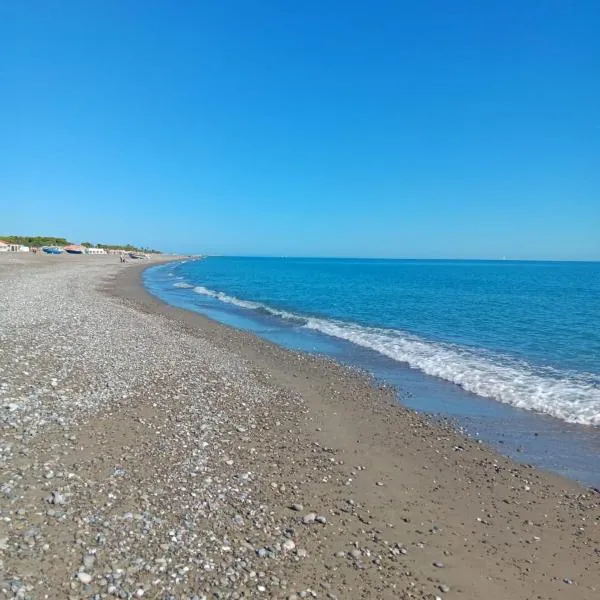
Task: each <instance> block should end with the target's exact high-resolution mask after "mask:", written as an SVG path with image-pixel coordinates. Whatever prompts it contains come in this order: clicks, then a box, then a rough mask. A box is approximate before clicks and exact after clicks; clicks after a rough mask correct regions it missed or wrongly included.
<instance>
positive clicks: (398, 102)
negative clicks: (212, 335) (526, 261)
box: [0, 0, 600, 260]
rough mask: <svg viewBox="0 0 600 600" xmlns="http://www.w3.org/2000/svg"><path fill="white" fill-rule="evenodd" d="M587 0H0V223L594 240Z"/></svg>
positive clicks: (523, 241) (200, 243)
mask: <svg viewBox="0 0 600 600" xmlns="http://www.w3.org/2000/svg"><path fill="white" fill-rule="evenodd" d="M598 31H600V5H599V4H598V2H596V1H589V2H586V1H577V0H573V1H571V2H567V1H564V0H561V1H553V0H540V1H535V2H534V1H523V0H519V1H515V0H507V1H503V2H493V1H490V2H481V1H480V0H469V1H466V0H457V1H456V2H447V1H442V0H439V1H423V2H401V1H399V0H395V1H389V2H388V1H385V2H384V1H380V0H371V1H370V2H355V1H353V0H349V1H346V2H331V1H327V0H320V1H318V2H317V1H313V0H304V1H302V2H299V1H289V0H269V1H260V0H245V1H242V0H235V1H234V0H231V1H228V0H221V1H214V2H212V1H210V2H208V1H207V2H192V1H189V2H167V1H162V2H158V1H152V0H146V1H141V0H139V1H137V2H134V1H127V0H95V1H94V0H88V1H86V2H80V1H75V0H73V1H69V2H67V1H63V2H60V1H56V0H55V1H50V0H47V1H39V2H33V1H27V0H9V1H7V2H2V3H0V56H2V59H0V76H1V78H2V82H3V87H2V93H1V94H0V233H22V234H48V235H64V236H66V237H68V238H70V239H72V240H73V241H87V240H89V241H92V242H113V243H116V242H128V241H129V242H133V243H138V244H147V245H152V246H156V247H161V248H163V249H165V250H178V251H199V252H209V253H223V254H261V255H306V256H307V255H325V256H390V257H434V258H443V257H459V258H460V257H465V258H468V257H473V258H477V257H479V258H497V257H500V256H506V257H508V258H554V259H596V260H598V259H600V36H598Z"/></svg>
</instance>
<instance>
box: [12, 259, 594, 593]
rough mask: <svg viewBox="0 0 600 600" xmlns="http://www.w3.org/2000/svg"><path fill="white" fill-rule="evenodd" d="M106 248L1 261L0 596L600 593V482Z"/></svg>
mask: <svg viewBox="0 0 600 600" xmlns="http://www.w3.org/2000/svg"><path fill="white" fill-rule="evenodd" d="M141 268H142V267H141V266H140V265H138V264H133V263H128V264H125V265H122V264H120V263H119V262H118V258H116V257H86V256H82V257H73V256H59V257H47V256H25V255H23V256H20V255H3V256H0V598H3V597H4V598H22V599H25V598H32V599H33V598H35V599H42V598H49V599H54V598H57V599H58V598H68V599H71V598H72V599H82V598H93V599H100V598H123V599H125V598H151V599H161V600H166V599H184V598H185V599H190V600H191V599H195V600H199V599H204V598H206V599H208V598H218V599H238V598H287V599H290V600H293V599H297V598H323V599H335V598H338V599H340V600H341V599H346V598H350V599H353V598H357V599H360V598H369V599H370V598H372V599H379V598H381V599H387V598H389V599H391V598H419V599H420V598H425V599H430V600H435V599H436V598H443V599H446V598H448V599H453V598H456V599H465V600H466V599H473V600H474V599H481V598H486V599H489V600H495V599H498V600H500V599H521V598H522V599H539V600H550V599H555V600H558V599H561V598H569V599H570V600H575V599H582V600H584V599H585V600H588V599H591V598H595V597H600V525H599V521H600V494H598V493H597V492H596V491H594V490H586V489H583V488H581V487H579V486H578V485H577V484H575V483H572V482H570V481H567V480H564V479H561V478H559V477H557V476H554V475H550V474H547V473H544V472H541V471H538V470H536V469H534V468H532V467H528V466H524V465H518V464H516V463H514V462H511V461H510V460H508V459H506V458H503V457H500V456H499V455H497V454H495V453H494V452H493V451H491V450H490V449H488V448H486V447H485V446H484V445H482V444H477V443H475V442H474V441H473V440H470V439H468V438H466V437H464V436H463V435H461V434H460V432H456V431H455V430H454V429H452V427H451V426H450V425H449V424H444V423H439V422H435V423H434V422H432V421H429V420H427V419H426V418H425V417H423V416H419V415H417V414H415V413H413V412H411V411H408V410H406V409H404V408H402V407H401V406H399V405H398V404H397V402H396V399H395V395H394V392H393V391H392V390H389V389H380V388H379V387H378V386H377V385H374V384H373V382H371V381H369V380H368V379H367V378H366V377H364V376H362V375H359V374H356V373H352V372H350V371H349V370H347V369H345V368H343V367H341V366H338V365H336V364H334V363H331V362H328V361H325V360H322V359H319V358H316V357H310V356H308V355H303V354H298V353H293V352H289V351H286V350H284V349H281V348H277V347H275V346H273V345H271V344H269V343H267V342H264V341H261V340H258V339H257V338H255V337H253V336H251V335H249V334H245V333H243V332H239V331H234V330H231V329H228V328H226V327H223V326H221V325H218V324H216V323H213V322H210V321H208V320H207V319H205V318H203V317H201V316H200V315H195V314H192V313H187V312H185V311H182V310H179V309H176V308H173V307H169V306H166V305H164V304H162V303H161V302H159V301H158V300H156V299H154V298H152V297H150V296H149V295H148V294H147V293H146V292H145V291H144V289H143V288H142V286H141V282H140V273H141Z"/></svg>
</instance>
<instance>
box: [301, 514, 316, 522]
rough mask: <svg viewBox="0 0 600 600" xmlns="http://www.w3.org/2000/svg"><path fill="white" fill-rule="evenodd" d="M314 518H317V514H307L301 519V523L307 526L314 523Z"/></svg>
mask: <svg viewBox="0 0 600 600" xmlns="http://www.w3.org/2000/svg"><path fill="white" fill-rule="evenodd" d="M316 518H317V514H316V513H308V514H307V515H304V516H303V517H302V522H303V523H304V524H305V525H309V524H310V523H314V522H315V519H316Z"/></svg>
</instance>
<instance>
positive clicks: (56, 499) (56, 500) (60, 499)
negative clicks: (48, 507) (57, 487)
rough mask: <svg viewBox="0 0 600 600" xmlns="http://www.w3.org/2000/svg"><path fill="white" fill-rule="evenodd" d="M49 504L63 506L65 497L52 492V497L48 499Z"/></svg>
mask: <svg viewBox="0 0 600 600" xmlns="http://www.w3.org/2000/svg"><path fill="white" fill-rule="evenodd" d="M48 502H49V503H50V504H64V503H65V497H64V496H63V495H62V494H61V493H60V492H56V491H54V492H52V496H51V497H50V498H49V499H48Z"/></svg>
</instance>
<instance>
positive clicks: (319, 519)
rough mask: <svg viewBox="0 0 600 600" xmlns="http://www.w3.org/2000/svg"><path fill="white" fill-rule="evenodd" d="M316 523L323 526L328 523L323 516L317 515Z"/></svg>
mask: <svg viewBox="0 0 600 600" xmlns="http://www.w3.org/2000/svg"><path fill="white" fill-rule="evenodd" d="M315 521H316V522H317V523H321V524H322V525H325V523H327V519H326V518H325V517H324V516H322V515H317V516H316V517H315Z"/></svg>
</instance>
